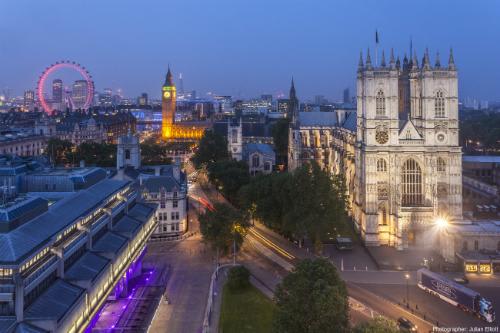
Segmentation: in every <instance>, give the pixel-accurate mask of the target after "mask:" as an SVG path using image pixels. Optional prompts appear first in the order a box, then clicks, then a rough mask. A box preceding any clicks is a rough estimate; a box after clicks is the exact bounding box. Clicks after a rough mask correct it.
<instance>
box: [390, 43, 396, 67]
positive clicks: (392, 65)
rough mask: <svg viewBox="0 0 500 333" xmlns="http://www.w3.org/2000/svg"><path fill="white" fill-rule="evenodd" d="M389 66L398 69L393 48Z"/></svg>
mask: <svg viewBox="0 0 500 333" xmlns="http://www.w3.org/2000/svg"><path fill="white" fill-rule="evenodd" d="M389 66H390V67H391V69H394V68H396V64H395V62H394V49H392V48H391V56H390V58H389Z"/></svg>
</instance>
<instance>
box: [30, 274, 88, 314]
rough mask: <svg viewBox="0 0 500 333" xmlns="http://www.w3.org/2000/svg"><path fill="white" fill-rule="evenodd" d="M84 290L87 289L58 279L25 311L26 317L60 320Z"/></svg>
mask: <svg viewBox="0 0 500 333" xmlns="http://www.w3.org/2000/svg"><path fill="white" fill-rule="evenodd" d="M84 292H85V289H82V288H80V287H77V286H75V285H72V284H71V283H68V282H65V281H64V280H61V279H57V280H56V281H54V283H52V284H51V285H50V287H49V288H47V290H46V291H44V292H43V294H42V295H40V296H39V297H38V298H37V299H36V300H35V301H34V302H33V304H31V305H30V306H29V307H28V308H27V309H26V310H25V311H24V318H25V319H26V320H56V321H59V320H61V318H63V317H64V315H65V314H66V313H67V312H68V311H69V309H71V307H72V306H73V305H74V304H75V303H76V302H78V300H79V299H80V298H81V297H82V296H83V294H84Z"/></svg>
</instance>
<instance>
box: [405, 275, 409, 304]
mask: <svg viewBox="0 0 500 333" xmlns="http://www.w3.org/2000/svg"><path fill="white" fill-rule="evenodd" d="M405 279H406V307H407V308H409V307H410V287H409V285H408V282H409V280H410V274H408V273H406V274H405Z"/></svg>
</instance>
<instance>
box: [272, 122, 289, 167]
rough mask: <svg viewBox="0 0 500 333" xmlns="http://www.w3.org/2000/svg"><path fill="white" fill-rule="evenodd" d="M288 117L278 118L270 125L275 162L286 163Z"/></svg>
mask: <svg viewBox="0 0 500 333" xmlns="http://www.w3.org/2000/svg"><path fill="white" fill-rule="evenodd" d="M289 128H290V120H289V119H280V120H278V121H277V122H276V123H275V124H274V125H273V127H272V129H271V133H272V135H273V140H274V149H275V151H276V159H277V164H285V165H286V164H287V156H288V130H289Z"/></svg>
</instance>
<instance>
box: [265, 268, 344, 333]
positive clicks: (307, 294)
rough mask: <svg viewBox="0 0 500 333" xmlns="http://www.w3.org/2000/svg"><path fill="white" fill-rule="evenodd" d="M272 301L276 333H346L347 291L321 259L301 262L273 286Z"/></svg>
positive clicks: (334, 272) (335, 272)
mask: <svg viewBox="0 0 500 333" xmlns="http://www.w3.org/2000/svg"><path fill="white" fill-rule="evenodd" d="M274 299H275V302H276V306H277V309H276V312H275V316H274V321H273V326H274V331H275V332H277V333H285V332H286V333H329V332H331V333H342V332H348V331H349V303H348V298H347V289H346V286H345V283H344V281H342V279H341V278H340V276H339V274H338V273H337V270H336V269H335V267H334V266H333V265H332V264H331V263H330V262H328V261H327V260H325V259H316V260H310V259H306V260H303V261H301V262H300V263H299V264H298V265H297V266H296V267H295V269H294V270H293V271H292V272H291V273H290V274H289V275H287V276H286V277H285V278H284V279H283V281H282V282H281V283H280V284H279V285H278V286H277V288H276V292H275V294H274Z"/></svg>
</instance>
